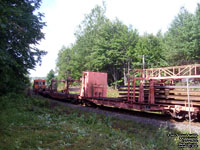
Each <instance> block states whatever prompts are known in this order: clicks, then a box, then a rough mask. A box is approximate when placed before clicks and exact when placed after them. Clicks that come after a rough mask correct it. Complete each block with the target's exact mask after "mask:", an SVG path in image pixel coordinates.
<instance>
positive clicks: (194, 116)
mask: <svg viewBox="0 0 200 150" xmlns="http://www.w3.org/2000/svg"><path fill="white" fill-rule="evenodd" d="M185 120H187V121H189V114H188V113H185ZM195 120H197V115H195V114H194V113H191V121H192V122H193V121H195Z"/></svg>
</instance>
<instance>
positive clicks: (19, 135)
mask: <svg viewBox="0 0 200 150" xmlns="http://www.w3.org/2000/svg"><path fill="white" fill-rule="evenodd" d="M170 132H174V133H178V132H177V131H168V130H166V129H164V128H155V127H153V126H150V125H143V124H138V123H134V122H132V121H124V120H120V119H117V118H110V117H106V116H104V115H99V114H91V113H86V112H83V111H81V110H78V109H72V108H69V107H64V106H59V105H55V103H54V104H53V103H50V102H49V101H48V100H46V99H43V98H33V97H32V98H30V97H28V98H27V97H24V96H22V95H17V94H9V95H6V96H2V97H0V149H2V150H12V149H20V150H21V149H24V150H27V149H38V150H41V149H45V150H46V149H55V150H58V149H59V150H61V149H71V150H79V149H81V150H90V149H91V150H94V149H95V150H104V149H105V150H106V149H107V150H123V149H124V150H132V149H136V150H141V149H143V150H145V149H146V150H150V149H155V150H164V149H165V150H174V149H178V147H177V139H176V138H169V137H168V136H167V135H168V133H170Z"/></svg>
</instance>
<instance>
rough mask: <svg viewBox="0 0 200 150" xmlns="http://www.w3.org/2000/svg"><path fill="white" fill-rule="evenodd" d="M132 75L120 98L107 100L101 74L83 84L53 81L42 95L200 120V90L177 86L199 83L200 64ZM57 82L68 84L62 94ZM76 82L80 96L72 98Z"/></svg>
mask: <svg viewBox="0 0 200 150" xmlns="http://www.w3.org/2000/svg"><path fill="white" fill-rule="evenodd" d="M130 71H132V75H129V78H128V85H126V86H120V87H119V89H118V90H119V95H120V97H116V98H113V97H107V73H101V72H83V76H82V78H81V79H80V80H71V78H68V79H67V80H61V81H56V80H52V82H51V85H50V87H49V88H48V89H46V90H45V91H43V90H41V91H40V94H42V95H44V96H49V97H51V98H56V99H62V100H73V101H75V102H83V103H88V102H89V103H93V104H96V105H103V106H109V107H117V108H123V109H135V110H141V111H159V112H163V113H168V114H170V115H171V116H173V117H174V118H178V119H183V118H188V114H189V113H190V114H191V118H192V119H196V118H197V117H199V115H200V86H199V85H198V84H197V85H193V86H185V85H179V86H177V85H176V84H175V82H176V81H183V80H189V79H190V80H191V79H192V80H198V81H199V80H200V64H194V65H185V66H174V67H164V68H152V69H134V70H130ZM56 82H63V83H65V89H64V90H63V91H62V92H57V91H56V89H55V88H54V84H55V83H56ZM73 82H81V88H80V94H70V91H71V90H72V91H73V90H75V91H76V90H77V89H73V88H70V85H71V83H73ZM198 83H199V82H198ZM188 112H189V113H188Z"/></svg>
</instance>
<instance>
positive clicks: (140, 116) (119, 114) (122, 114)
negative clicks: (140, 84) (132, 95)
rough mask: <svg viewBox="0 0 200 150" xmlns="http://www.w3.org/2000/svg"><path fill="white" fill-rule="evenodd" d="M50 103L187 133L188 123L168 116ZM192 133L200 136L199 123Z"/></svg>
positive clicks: (193, 127)
mask: <svg viewBox="0 0 200 150" xmlns="http://www.w3.org/2000/svg"><path fill="white" fill-rule="evenodd" d="M48 100H50V102H51V103H56V104H59V105H64V106H67V107H72V108H77V109H80V110H82V111H85V112H91V113H97V114H104V115H106V116H110V117H116V118H119V119H123V120H131V121H134V122H137V123H143V124H149V125H153V126H157V127H167V128H170V129H178V130H181V131H188V132H189V123H188V121H185V120H179V121H178V120H175V119H173V118H172V117H171V116H169V115H164V114H158V113H152V112H142V111H134V110H125V109H119V108H114V107H106V106H97V105H88V104H86V103H84V104H80V103H79V104H73V103H72V102H70V101H63V100H56V99H52V98H48ZM191 131H192V133H197V134H200V122H192V123H191Z"/></svg>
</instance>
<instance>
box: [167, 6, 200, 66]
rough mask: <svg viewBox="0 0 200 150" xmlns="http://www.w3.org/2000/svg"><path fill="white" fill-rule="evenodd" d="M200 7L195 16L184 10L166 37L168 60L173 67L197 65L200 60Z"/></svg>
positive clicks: (174, 21)
mask: <svg viewBox="0 0 200 150" xmlns="http://www.w3.org/2000/svg"><path fill="white" fill-rule="evenodd" d="M199 12H200V5H199V4H198V6H197V10H196V13H195V14H191V13H189V12H188V11H187V10H186V9H184V8H182V9H181V10H180V12H179V14H178V15H177V17H176V18H175V19H174V20H173V22H172V24H171V26H170V28H169V31H168V32H167V33H166V35H165V45H166V51H167V52H168V57H167V59H168V60H169V62H170V64H171V65H183V64H191V63H197V62H199V59H200V57H199V56H200V55H199V54H200V45H199V43H200V38H199V35H200V30H199V29H200V24H199V18H200V13H199Z"/></svg>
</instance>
